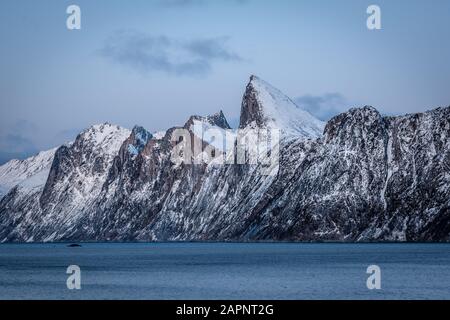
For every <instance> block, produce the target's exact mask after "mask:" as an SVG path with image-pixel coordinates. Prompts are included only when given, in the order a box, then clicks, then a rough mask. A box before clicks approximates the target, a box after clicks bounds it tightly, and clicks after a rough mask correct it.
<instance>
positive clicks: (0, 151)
mask: <svg viewBox="0 0 450 320" xmlns="http://www.w3.org/2000/svg"><path fill="white" fill-rule="evenodd" d="M0 131H1V132H0V163H1V164H2V163H5V162H7V161H9V160H11V159H25V158H27V157H29V156H31V155H33V154H35V153H37V152H38V148H37V147H36V145H35V144H34V142H33V141H32V137H33V135H35V134H36V132H38V127H37V126H36V125H35V124H34V123H32V122H30V121H28V120H23V119H20V120H17V121H16V122H13V123H11V124H9V125H8V126H5V127H2V128H1V130H0Z"/></svg>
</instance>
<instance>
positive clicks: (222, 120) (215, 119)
mask: <svg viewBox="0 0 450 320" xmlns="http://www.w3.org/2000/svg"><path fill="white" fill-rule="evenodd" d="M195 121H200V122H203V123H205V124H208V125H212V126H217V127H220V128H222V129H231V127H230V125H229V124H228V121H227V119H226V117H225V115H224V113H223V111H222V110H219V111H218V112H216V113H214V114H211V115H208V116H198V115H193V116H191V117H190V118H189V120H188V121H187V122H186V123H185V125H184V128H190V127H191V126H192V125H193V124H194V122H195Z"/></svg>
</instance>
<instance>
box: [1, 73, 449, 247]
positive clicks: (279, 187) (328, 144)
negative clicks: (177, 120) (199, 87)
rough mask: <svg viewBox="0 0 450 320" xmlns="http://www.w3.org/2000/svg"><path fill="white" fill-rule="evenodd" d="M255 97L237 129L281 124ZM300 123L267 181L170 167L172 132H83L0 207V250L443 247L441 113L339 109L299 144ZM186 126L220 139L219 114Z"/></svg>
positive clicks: (249, 170) (244, 168) (444, 142)
mask: <svg viewBox="0 0 450 320" xmlns="http://www.w3.org/2000/svg"><path fill="white" fill-rule="evenodd" d="M252 81H254V79H252ZM252 81H251V82H252ZM255 87H256V86H252V85H251V84H249V87H247V91H246V94H245V95H244V99H243V103H242V111H241V124H240V126H241V128H246V127H247V126H254V125H255V122H256V124H257V125H261V126H264V124H266V123H267V122H264V121H266V120H267V119H269V120H270V121H272V120H273V123H285V124H288V125H289V122H286V121H280V119H281V120H283V119H285V115H280V118H278V115H277V114H276V113H275V112H274V111H273V110H283V111H284V110H286V108H280V109H277V108H272V110H271V113H270V116H268V115H267V114H265V113H264V112H265V109H267V106H266V105H264V103H265V102H266V100H261V99H260V97H262V96H265V95H266V94H267V92H265V93H260V92H258V90H260V89H258V90H255ZM271 92H273V91H271ZM272 97H273V95H272ZM275 98H276V97H275ZM283 99H284V98H283ZM274 101H275V102H274ZM269 102H270V103H276V102H277V100H276V99H275V100H271V101H269ZM280 103H286V101H284V102H280ZM289 103H290V102H289ZM309 116H310V115H309ZM309 116H308V117H309ZM298 119H299V118H298ZM303 119H306V118H302V119H300V120H301V121H296V123H295V124H293V128H292V130H290V129H291V128H287V129H288V130H286V132H288V133H289V136H287V135H286V136H282V140H281V142H280V165H279V171H278V172H277V174H275V175H262V174H261V172H260V166H258V165H249V164H243V165H235V164H230V165H213V164H209V165H207V164H205V163H203V164H200V165H199V164H181V165H176V164H174V163H173V162H172V160H171V153H172V150H173V148H174V146H175V143H174V142H172V141H171V132H172V131H173V130H174V129H170V130H168V131H167V133H166V135H165V136H164V137H162V138H159V139H158V138H155V137H153V136H152V135H151V134H149V133H148V132H147V131H146V130H145V129H143V128H140V127H136V128H134V129H133V131H132V132H130V131H128V130H126V129H122V128H119V127H115V126H111V125H108V124H105V125H101V126H94V127H93V128H91V129H88V130H86V131H85V132H83V133H82V134H80V136H79V137H78V138H77V139H76V141H75V142H74V143H73V144H72V145H71V146H63V147H61V148H59V149H58V150H57V151H56V153H55V156H54V160H53V163H52V166H51V169H50V173H49V174H48V178H47V180H46V182H45V185H44V184H43V186H41V187H36V188H33V189H31V190H30V189H24V188H23V187H22V186H21V185H20V184H19V185H17V186H15V187H14V188H13V189H11V190H10V191H9V192H8V193H7V194H6V195H5V196H4V197H3V199H2V200H1V201H0V217H1V218H0V240H1V241H61V240H70V241H83V240H84V241H107V240H114V241H131V240H140V241H162V240H225V241H231V240H236V241H251V240H274V241H277V240H293V241H325V240H337V241H449V240H450V137H449V135H450V107H448V108H439V109H435V110H433V111H429V112H425V113H421V114H412V115H406V116H400V117H383V116H381V115H380V114H379V112H378V111H377V110H376V109H374V108H372V107H364V108H360V109H351V110H349V111H348V112H346V113H343V114H340V115H338V116H336V117H334V118H333V119H331V120H330V121H329V122H328V123H327V124H326V127H325V129H324V133H323V135H321V136H319V137H309V138H308V137H305V133H313V132H314V130H311V128H316V127H317V124H318V123H319V122H315V123H314V124H312V125H310V126H308V127H307V128H306V129H305V130H302V128H300V127H299V124H300V125H301V124H302V123H303V122H302V121H303ZM194 120H195V121H202V122H205V123H207V124H208V125H209V126H216V127H218V128H221V129H227V128H229V125H228V123H227V121H226V119H225V117H224V115H223V113H221V112H220V113H218V114H216V115H213V116H209V117H198V116H194V117H191V119H189V120H188V122H187V123H186V125H185V126H184V128H187V129H189V128H190V127H191V125H192V123H193V121H194ZM261 121H263V122H261ZM282 129H286V128H282ZM292 132H298V137H297V138H293V136H292ZM192 135H194V133H192ZM194 156H196V155H194ZM0 182H1V181H0Z"/></svg>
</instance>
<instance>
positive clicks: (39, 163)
mask: <svg viewBox="0 0 450 320" xmlns="http://www.w3.org/2000/svg"><path fill="white" fill-rule="evenodd" d="M55 151H56V148H55V149H51V150H48V151H42V152H40V153H39V154H37V155H36V156H33V157H31V158H28V159H25V160H11V161H9V162H8V163H5V164H4V165H2V166H0V198H1V197H2V196H3V195H5V194H6V193H8V192H9V190H11V189H12V188H13V187H15V186H16V185H18V184H19V183H22V184H23V186H29V187H32V186H39V185H43V184H45V181H47V176H48V173H49V172H50V166H51V164H52V161H53V156H54V155H55Z"/></svg>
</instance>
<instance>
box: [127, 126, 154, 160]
mask: <svg viewBox="0 0 450 320" xmlns="http://www.w3.org/2000/svg"><path fill="white" fill-rule="evenodd" d="M152 138H153V135H152V134H151V133H150V132H148V131H147V130H146V129H145V128H144V127H141V126H134V128H133V130H132V131H131V135H130V137H129V138H128V139H127V140H126V141H125V143H126V145H127V146H126V147H127V150H128V152H129V153H130V154H132V155H133V156H136V155H138V154H139V153H140V152H141V151H142V150H143V149H144V148H145V145H146V144H147V142H148V141H149V140H151V139H152Z"/></svg>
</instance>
